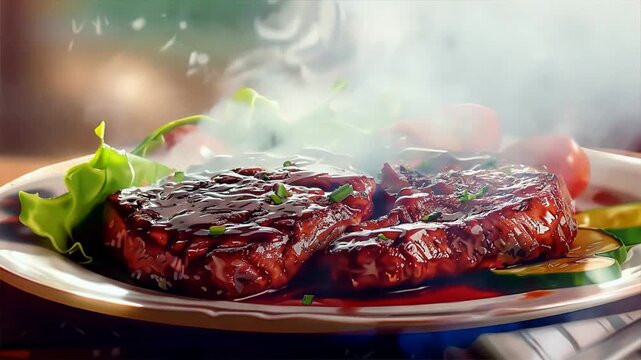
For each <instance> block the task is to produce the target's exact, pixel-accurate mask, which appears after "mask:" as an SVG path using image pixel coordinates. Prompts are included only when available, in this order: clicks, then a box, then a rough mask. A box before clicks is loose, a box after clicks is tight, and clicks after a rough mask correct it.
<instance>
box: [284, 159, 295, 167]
mask: <svg viewBox="0 0 641 360" xmlns="http://www.w3.org/2000/svg"><path fill="white" fill-rule="evenodd" d="M294 165H295V164H294V162H293V161H289V160H287V161H285V162H284V163H283V167H288V166H294Z"/></svg>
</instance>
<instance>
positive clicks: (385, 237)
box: [376, 234, 389, 240]
mask: <svg viewBox="0 0 641 360" xmlns="http://www.w3.org/2000/svg"><path fill="white" fill-rule="evenodd" d="M376 237H377V238H379V239H381V240H389V238H388V237H387V236H385V234H378V235H376Z"/></svg>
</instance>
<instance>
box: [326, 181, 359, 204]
mask: <svg viewBox="0 0 641 360" xmlns="http://www.w3.org/2000/svg"><path fill="white" fill-rule="evenodd" d="M352 194H354V187H353V186H352V185H351V184H345V185H341V186H340V187H339V188H338V189H336V190H334V191H332V193H331V194H329V201H331V202H335V203H338V202H341V201H343V200H345V198H347V197H348V196H350V195H352Z"/></svg>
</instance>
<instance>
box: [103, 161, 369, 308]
mask: <svg viewBox="0 0 641 360" xmlns="http://www.w3.org/2000/svg"><path fill="white" fill-rule="evenodd" d="M278 185H281V186H284V187H285V188H286V190H287V193H288V194H287V196H286V197H285V198H283V199H281V200H282V203H276V202H275V201H274V200H273V199H272V198H270V196H272V195H274V189H275V188H276V186H278ZM342 185H351V186H352V188H353V190H354V192H353V195H351V196H349V197H347V198H346V199H344V200H343V201H340V202H332V201H330V199H329V197H328V195H329V194H330V193H331V192H332V191H334V190H336V189H337V188H339V187H340V186H342ZM374 187H375V184H374V180H373V179H371V178H369V177H366V176H362V175H356V174H351V173H349V172H346V171H341V170H337V169H332V170H329V171H316V170H307V169H299V168H295V167H288V168H283V169H279V170H276V171H266V170H263V169H260V168H245V169H235V170H232V171H228V172H224V173H219V174H209V175H208V174H202V175H201V176H199V177H198V179H193V180H192V179H190V180H186V181H183V182H180V183H176V182H168V183H165V184H162V185H160V186H152V187H146V188H130V189H124V190H122V191H120V192H118V193H116V194H114V195H112V196H110V197H109V198H108V199H107V204H106V209H105V224H106V226H105V236H104V244H105V245H106V247H107V248H108V249H110V251H111V253H112V254H113V255H114V256H115V257H116V258H118V259H120V261H121V262H123V263H125V264H126V265H127V268H128V270H129V271H130V273H131V276H132V278H134V279H135V280H137V281H139V282H142V283H146V284H148V285H149V286H152V287H153V286H157V287H158V288H160V289H162V290H169V291H175V292H177V293H180V294H187V295H192V296H197V297H211V298H238V297H243V296H248V295H252V294H255V293H259V292H262V291H266V290H270V289H278V288H280V287H283V286H284V285H286V284H287V283H288V282H289V281H290V280H291V278H292V277H293V276H294V275H295V274H296V273H297V272H298V270H299V268H300V267H301V266H302V264H303V263H304V262H305V261H307V259H308V258H309V257H311V255H313V254H314V253H315V252H317V251H319V250H322V249H324V248H325V247H326V245H327V243H328V242H329V241H331V240H333V239H335V238H336V237H337V236H339V235H340V234H341V233H342V232H343V231H344V230H345V229H346V228H347V226H349V225H355V224H357V223H359V222H360V221H361V220H362V219H363V218H365V217H367V216H368V215H369V213H370V212H371V208H372V202H371V198H372V195H373V191H374ZM212 226H213V227H223V229H224V231H223V232H222V233H221V234H214V235H212V234H210V227H212Z"/></svg>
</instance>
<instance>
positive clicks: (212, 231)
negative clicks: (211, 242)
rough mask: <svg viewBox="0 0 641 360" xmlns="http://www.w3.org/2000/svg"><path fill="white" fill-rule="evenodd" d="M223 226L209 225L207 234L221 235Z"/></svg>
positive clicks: (223, 229)
mask: <svg viewBox="0 0 641 360" xmlns="http://www.w3.org/2000/svg"><path fill="white" fill-rule="evenodd" d="M225 230H226V228H225V226H224V225H214V226H210V227H209V235H211V236H216V235H223V234H224V233H225Z"/></svg>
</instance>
